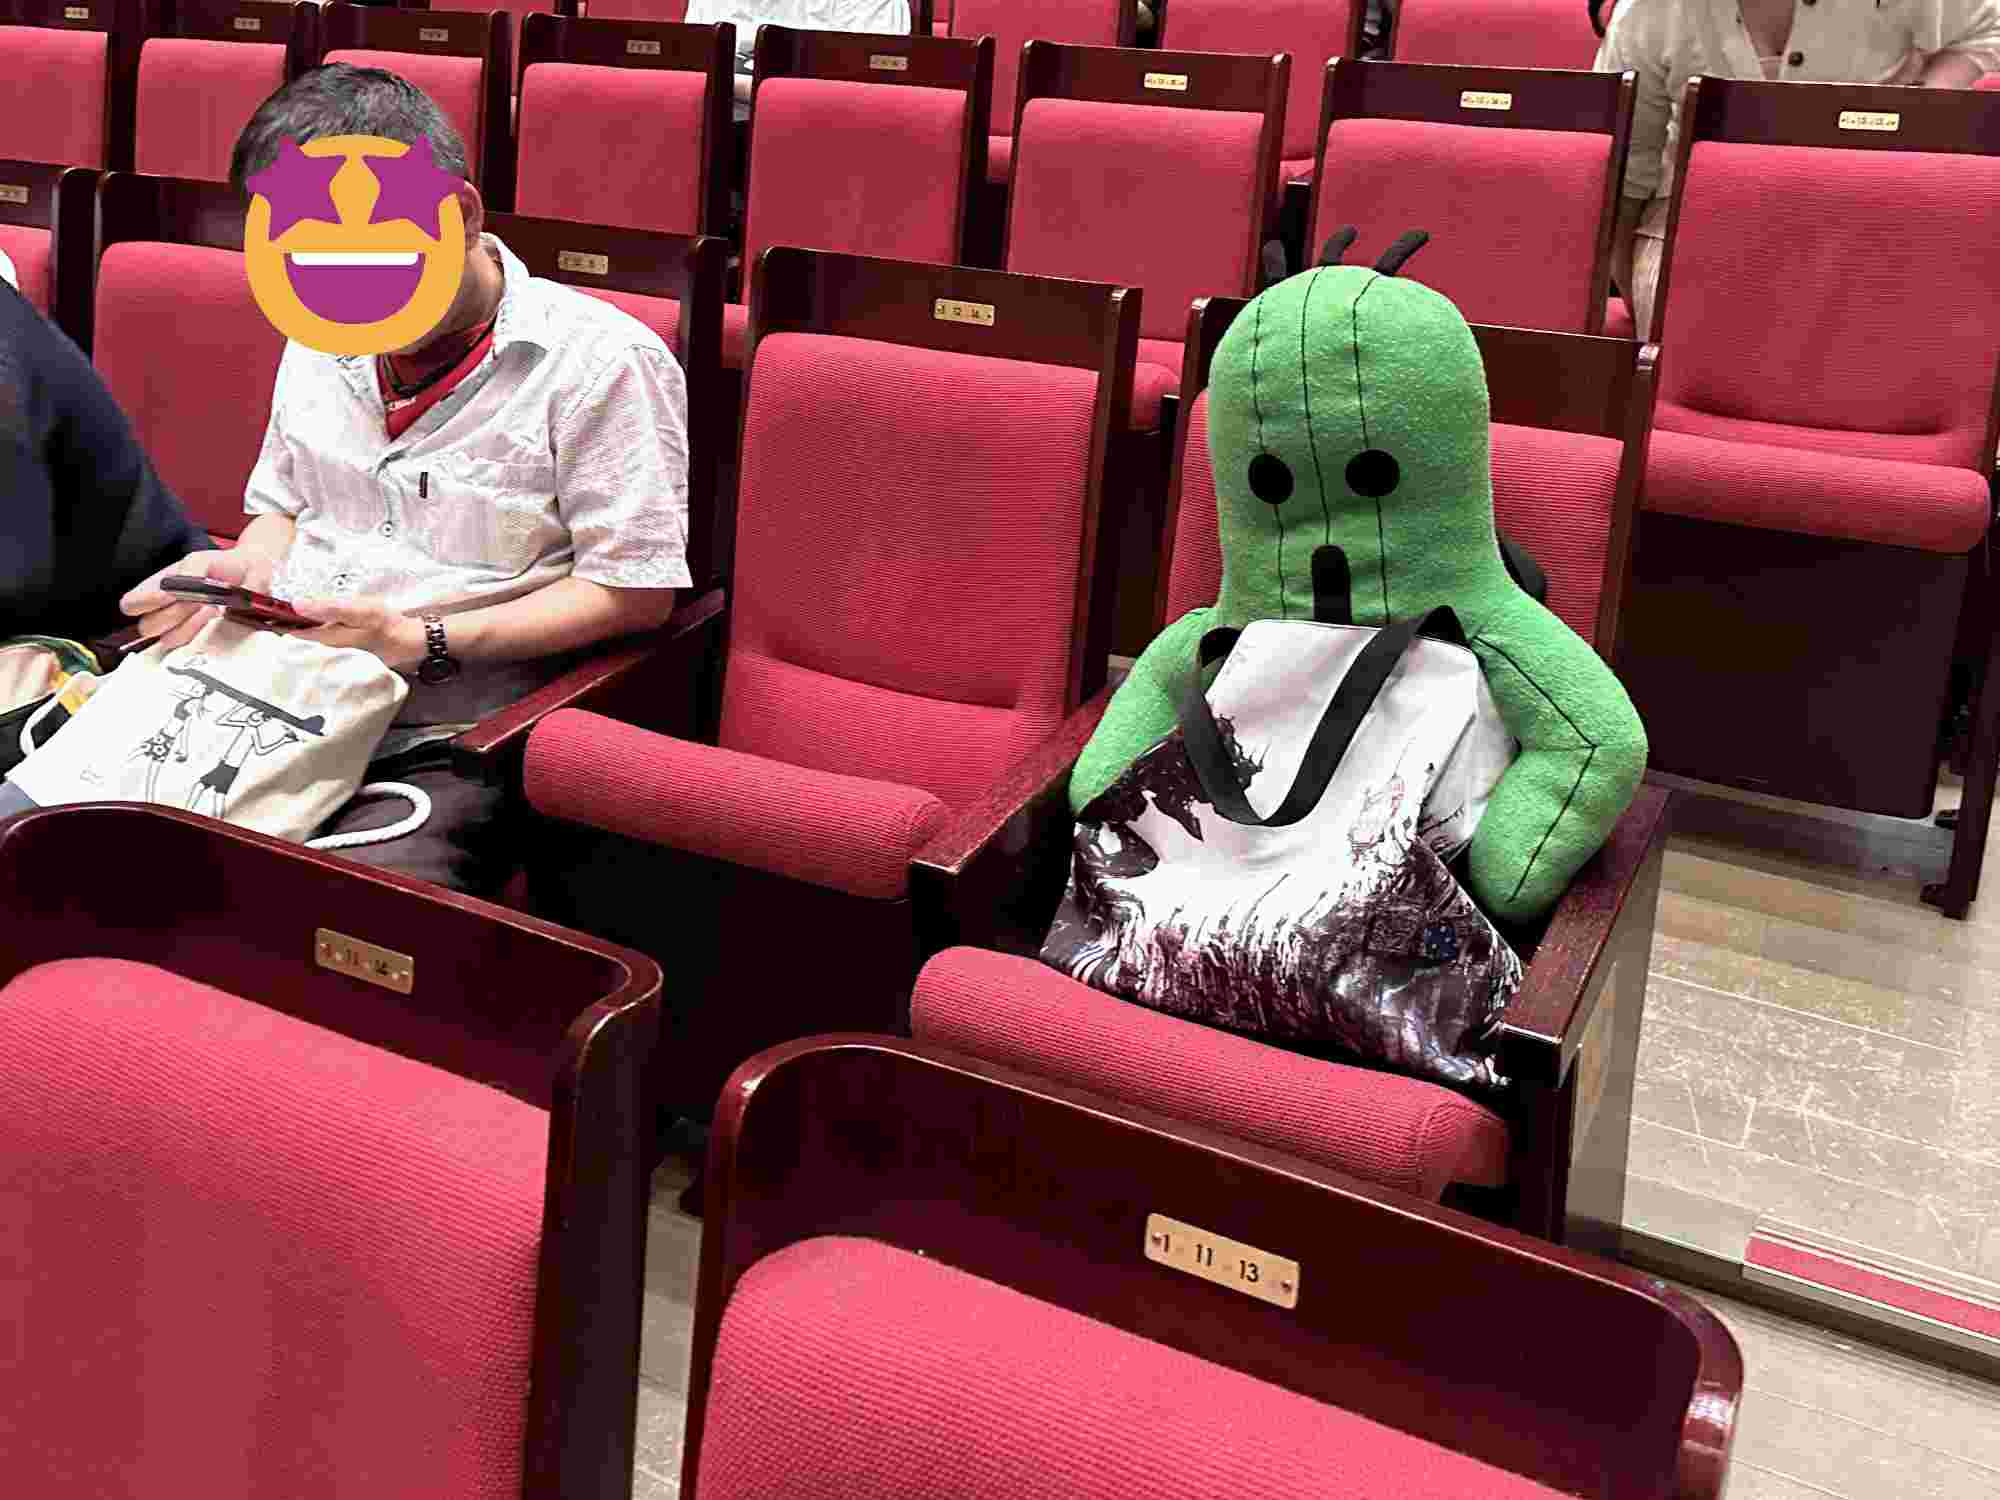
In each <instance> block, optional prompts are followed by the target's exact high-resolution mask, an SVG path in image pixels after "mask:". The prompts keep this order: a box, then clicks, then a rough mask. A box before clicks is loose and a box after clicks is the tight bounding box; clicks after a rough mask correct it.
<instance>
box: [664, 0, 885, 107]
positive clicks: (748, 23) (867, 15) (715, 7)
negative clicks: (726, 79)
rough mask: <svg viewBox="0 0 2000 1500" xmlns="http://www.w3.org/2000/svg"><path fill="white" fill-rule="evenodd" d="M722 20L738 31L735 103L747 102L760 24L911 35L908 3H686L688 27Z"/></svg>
mask: <svg viewBox="0 0 2000 1500" xmlns="http://www.w3.org/2000/svg"><path fill="white" fill-rule="evenodd" d="M722 21H727V22H729V23H730V24H731V25H733V26H734V27H735V28H736V102H737V103H738V104H747V103H748V102H749V100H750V72H751V64H752V62H753V61H754V60H755V58H756V53H757V28H758V27H759V26H791V27H795V28H796V29H798V30H800V31H865V32H872V33H875V34H877V35H881V36H897V35H900V36H908V35H909V34H910V0H688V8H687V24H688V25H690V26H714V25H716V24H718V23H719V22H722Z"/></svg>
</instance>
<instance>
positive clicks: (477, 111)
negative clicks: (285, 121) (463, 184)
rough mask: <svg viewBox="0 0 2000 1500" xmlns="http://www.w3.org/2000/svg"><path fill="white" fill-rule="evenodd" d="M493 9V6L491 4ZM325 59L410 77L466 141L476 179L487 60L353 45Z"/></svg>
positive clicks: (482, 138)
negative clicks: (379, 49)
mask: <svg viewBox="0 0 2000 1500" xmlns="http://www.w3.org/2000/svg"><path fill="white" fill-rule="evenodd" d="M488 8H489V9H491V7H488ZM321 61H323V62H330V63H335V62H344V63H352V64H354V66H355V67H357V68H383V69H386V70H387V71H389V72H391V73H394V74H396V75H397V76H398V77H399V78H405V79H408V80H409V81H410V82H411V83H413V84H415V85H416V86H417V87H418V88H420V89H422V90H423V91H424V92H425V93H426V94H429V95H430V96H431V100H432V102H433V103H435V104H436V105H437V107H438V108H439V109H441V110H443V111H444V115H445V118H446V119H448V120H450V121H451V123H452V127H453V128H454V129H455V130H457V131H458V135H459V139H460V140H462V141H463V142H464V143H465V159H466V165H467V167H468V168H469V169H470V171H471V174H472V176H473V178H474V179H475V180H477V178H478V176H479V164H480V162H481V160H482V159H483V156H482V152H483V148H484V146H485V141H486V135H485V129H484V127H485V123H486V110H485V102H486V87H485V85H486V60H485V59H484V58H480V57H446V56H443V55H441V54H432V53H424V52H377V51H375V50H373V49H371V48H366V47H349V48H343V49H341V50H338V51H334V52H329V53H327V55H326V56H325V57H324V58H322V59H321Z"/></svg>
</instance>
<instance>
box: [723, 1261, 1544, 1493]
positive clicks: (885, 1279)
mask: <svg viewBox="0 0 2000 1500" xmlns="http://www.w3.org/2000/svg"><path fill="white" fill-rule="evenodd" d="M1135 1233H1136V1231H1135ZM1135 1274H1137V1269H1136V1261H1135ZM1166 1274H1171V1273H1166ZM1364 1294H1365V1289H1364ZM700 1476H701V1477H700V1487H699V1490H698V1492H697V1495H696V1497H694V1500H769V1497H771V1496H777V1495H783V1496H786V1497H788V1500H851V1497H856V1496H863V1495H865V1496H868V1497H870V1500H920V1497H921V1500H1001V1497H1005V1500H1058V1497H1059V1500H1133V1497H1135V1496H1152V1495H1167V1494H1203V1495H1217V1496H1256V1497H1258V1500H1307V1497H1311V1500H1391V1497H1393V1500H1471V1497H1475V1496H1476V1497H1478V1500H1527V1497H1534V1500H1548V1497H1550V1496H1553V1495H1555V1494H1557V1493H1558V1492H1557V1491H1555V1490H1551V1489H1548V1488H1545V1487H1544V1486H1542V1485H1540V1484H1537V1483H1535V1482H1534V1481H1532V1480H1529V1479H1526V1478H1523V1477H1522V1476H1520V1475H1517V1474H1511V1473H1508V1472H1507V1471H1505V1470H1503V1469H1498V1468H1494V1467H1492V1466H1491V1465H1488V1464H1484V1463H1481V1462H1480V1461H1479V1460H1477V1459H1473V1458H1468V1457H1465V1456H1464V1455H1462V1454H1459V1453H1454V1452H1452V1451H1451V1450H1449V1449H1445V1448H1440V1447H1437V1446H1435V1445H1433V1444H1430V1443H1427V1442H1425V1441H1423V1440H1422V1439H1421V1438H1416V1437H1412V1436H1410V1435H1409V1434H1407V1433H1403V1432H1399V1431H1397V1430H1396V1429H1395V1428H1392V1427H1387V1426H1384V1425H1383V1424H1381V1423H1378V1422H1373V1421H1370V1420H1369V1419H1367V1418H1365V1417H1361V1416H1357V1415H1355V1414H1354V1413H1352V1412H1348V1411H1344V1410H1342V1409H1341V1408H1339V1407H1336V1406H1330V1405H1326V1404H1323V1403H1321V1402H1317V1401H1314V1400H1312V1399H1311V1398H1309V1397H1306V1396H1302V1395H1299V1394H1298V1393H1297V1392H1295V1391H1289V1390H1286V1389H1284V1388H1282V1387H1279V1386H1274V1385H1269V1384H1266V1383H1265V1382H1263V1381H1261V1380H1257V1379H1255V1378H1254V1377H1252V1376H1249V1375H1246V1374H1243V1373H1242V1372H1241V1371H1238V1370H1235V1369H1232V1368H1229V1367H1227V1366H1223V1365H1216V1364H1211V1363H1209V1362H1208V1361H1206V1360H1203V1359H1199V1358H1197V1357H1196V1356H1194V1355H1192V1354H1187V1353H1184V1352H1182V1351H1180V1350H1178V1349H1171V1348H1168V1347H1167V1346H1166V1345H1164V1344H1156V1343H1154V1342H1152V1341H1151V1340H1149V1339H1144V1338H1140V1337H1139V1336H1138V1335H1136V1334H1132V1333H1127V1332H1125V1331H1124V1330H1123V1329H1118V1328H1113V1327H1111V1326H1109V1325H1108V1324H1104V1323H1099V1322H1096V1321H1093V1320H1092V1319H1089V1318H1085V1317H1083V1316H1081V1315H1079V1314H1077V1313H1074V1312H1071V1311H1069V1310H1068V1309H1066V1308H1061V1307H1055V1306H1051V1305H1050V1304H1048V1303H1046V1302H1041V1301H1038V1300H1036V1299H1035V1298H1032V1297H1028V1296H1025V1295H1023V1294H1022V1293H1020V1292H1017V1291H1014V1290H1013V1289H1011V1288H1009V1287H1003V1286H999V1285H997V1284H995V1283H993V1282H990V1281H985V1280H982V1279H980V1278H978V1277H975V1276H971V1275H968V1274H967V1273H966V1272H964V1271H960V1270H958V1269H956V1268H955V1267H952V1266H948V1265H944V1264H941V1263H939V1262H938V1261H936V1260H932V1259H929V1258H927V1257H925V1256H921V1255H916V1254H913V1253H911V1252H909V1251H907V1250H901V1249H897V1248H895V1247H893V1246H890V1245H885V1244H882V1243H881V1242H879V1241H876V1240H863V1239H848V1238H834V1237H828V1238H821V1239H810V1240H804V1241H800V1242H798V1243H796V1244H792V1245H789V1246H787V1247H786V1248H785V1249H783V1250H780V1251H778V1252H777V1253H775V1254H773V1255H768V1256H766V1257H764V1258H763V1259H762V1260H760V1261H758V1262H757V1264H755V1265H754V1266H752V1267H751V1268H750V1270H749V1271H748V1272H746V1273H745V1274H744V1276H743V1278H742V1280H741V1281H739V1282H738V1283H737V1284H736V1288H735V1291H734V1293H733V1294H732V1295H731V1296H730V1299H729V1304H728V1306H727V1307H726V1308H725V1309H724V1311H723V1315H722V1326H721V1329H720V1331H719V1333H718V1336H717V1341H716V1349H715V1364H714V1373H713V1383H712V1385H711V1386H710V1389H709V1397H708V1405H707V1408H706V1416H705V1419H704V1423H703V1428H702V1447H701V1466H700Z"/></svg>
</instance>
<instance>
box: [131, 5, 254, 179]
mask: <svg viewBox="0 0 2000 1500" xmlns="http://www.w3.org/2000/svg"><path fill="white" fill-rule="evenodd" d="M284 82H285V49H284V47H283V45H282V44H280V43H275V42H215V41H194V40H190V39H188V38H185V37H152V38H149V39H148V40H147V42H146V44H145V46H144V47H143V48H142V49H141V50H140V53H139V104H138V111H139V113H138V139H137V144H136V147H135V151H136V155H135V157H134V166H135V168H136V170H138V171H141V172H150V173H153V174H155V175H157V176H161V177H198V178H205V179H207V180H208V181H210V182H227V181H228V180H229V157H230V153H231V152H232V151H233V150H234V149H235V147H236V137H237V136H238V135H240V134H242V132H243V127H244V126H245V125H247V124H248V123H249V122H250V117H251V116H252V115H253V114H255V113H256V112H257V106H258V105H260V104H262V103H263V102H264V101H265V100H266V99H267V98H269V97H270V96H271V95H272V94H274V93H276V92H277V91H278V90H279V89H280V88H282V87H283V86H284Z"/></svg>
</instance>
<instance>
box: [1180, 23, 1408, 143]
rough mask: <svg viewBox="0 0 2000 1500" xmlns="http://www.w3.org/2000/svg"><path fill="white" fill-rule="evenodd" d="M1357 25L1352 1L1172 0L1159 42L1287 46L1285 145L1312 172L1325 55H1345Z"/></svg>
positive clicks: (1212, 48) (1219, 47)
mask: <svg viewBox="0 0 2000 1500" xmlns="http://www.w3.org/2000/svg"><path fill="white" fill-rule="evenodd" d="M1419 3H1421V0H1419ZM1353 28H1354V6H1353V5H1352V4H1339V3H1333V0H1173V3H1172V4H1171V5H1169V6H1168V8H1167V19H1166V35H1165V36H1163V37H1162V38H1161V39H1160V45H1161V46H1162V47H1171V48H1173V50H1174V51H1176V52H1250V53H1256V54H1258V55H1261V56H1265V57H1268V56H1270V55H1271V54H1272V53H1276V52H1289V53H1290V54H1291V55H1292V82H1291V91H1290V92H1289V93H1288V94H1287V95H1286V96H1285V144H1284V148H1283V149H1284V154H1285V155H1286V156H1287V157H1290V158H1294V159H1297V158H1303V159H1304V160H1303V170H1302V171H1300V172H1299V173H1298V175H1299V176H1302V177H1310V176H1311V175H1312V156H1313V148H1314V147H1315V146H1316V145H1317V144H1318V136H1319V112H1320V95H1321V92H1322V91H1323V90H1324V88H1325V87H1326V65H1327V61H1328V59H1330V58H1335V57H1342V56H1345V55H1347V53H1348V51H1349V48H1348V38H1349V37H1350V36H1351V35H1352V33H1353ZM1294 164H1296V162H1287V163H1286V165H1287V166H1291V165H1294Z"/></svg>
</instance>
